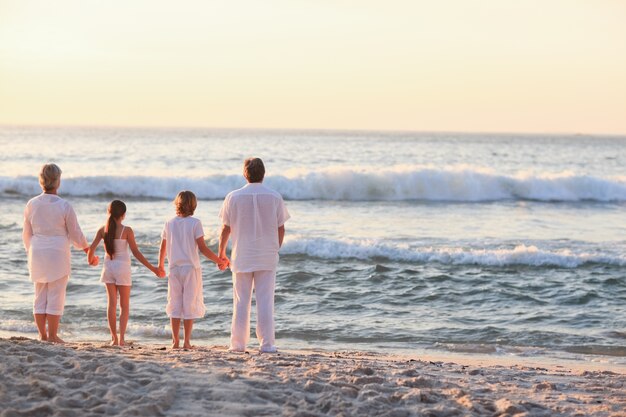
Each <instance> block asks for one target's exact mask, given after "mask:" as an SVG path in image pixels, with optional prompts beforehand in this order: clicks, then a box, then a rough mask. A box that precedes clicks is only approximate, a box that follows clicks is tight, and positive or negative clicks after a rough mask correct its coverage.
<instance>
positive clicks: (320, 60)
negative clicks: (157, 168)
mask: <svg viewBox="0 0 626 417" xmlns="http://www.w3.org/2000/svg"><path fill="white" fill-rule="evenodd" d="M0 124H20V125H21V124H24V125H105V126H206V127H236V128H321V129H381V130H418V131H482V132H485V131H497V132H538V133H541V132H564V133H576V132H581V133H617V134H626V1H621V0H597V1H584V0H541V1H535V0H525V1H519V0H493V1H486V0H483V1H481V0H471V1H470V0H458V1H453V0H443V1H419V0H410V1H399V0H386V1H382V0H380V1H369V0H361V1H347V0H334V1H333V0H266V1H255V0H249V1H240V0H234V1H207V0H204V1H184V2H174V1H160V0H131V1H117V0H111V1H102V0H97V1H96V0H74V1H70V0H56V1H30V0H0Z"/></svg>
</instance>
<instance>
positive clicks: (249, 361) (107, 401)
mask: <svg viewBox="0 0 626 417" xmlns="http://www.w3.org/2000/svg"><path fill="white" fill-rule="evenodd" d="M0 352H1V356H2V358H3V359H2V361H1V362H0V372H1V374H2V378H0V410H1V411H0V415H1V416H2V417H9V416H103V415H105V416H106V415H121V416H280V415H283V416H302V417H304V416H394V417H401V416H418V415H419V416H458V415H472V416H513V415H515V416H524V415H526V416H555V415H559V416H560V415H564V416H590V415H593V416H623V415H625V414H624V413H625V410H626V375H624V374H620V373H615V372H611V371H608V370H604V371H579V370H568V369H565V368H558V367H555V368H552V369H547V368H538V367H526V366H523V365H515V366H502V365H487V366H475V365H462V364H458V363H444V362H433V361H428V360H411V359H406V358H400V357H397V358H394V357H382V356H381V357H377V356H376V355H372V354H365V353H359V352H335V353H331V352H291V351H284V352H281V353H279V354H273V355H272V354H270V355H268V354H258V353H256V352H255V351H250V353H245V354H237V353H229V352H227V351H226V349H225V347H219V346H214V347H199V348H197V349H196V350H194V351H172V350H170V349H169V348H167V349H166V348H165V347H164V346H162V345H161V346H159V345H143V344H135V345H133V346H132V347H128V348H124V349H120V348H110V347H107V346H106V345H100V344H97V343H88V342H79V343H68V344H66V345H52V344H48V343H41V342H38V341H34V340H31V339H27V338H18V337H14V338H11V339H0Z"/></svg>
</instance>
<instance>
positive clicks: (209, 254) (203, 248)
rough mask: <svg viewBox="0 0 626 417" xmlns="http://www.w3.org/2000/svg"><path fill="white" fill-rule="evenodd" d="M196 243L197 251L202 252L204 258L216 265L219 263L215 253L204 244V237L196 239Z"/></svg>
mask: <svg viewBox="0 0 626 417" xmlns="http://www.w3.org/2000/svg"><path fill="white" fill-rule="evenodd" d="M196 243H197V244H198V249H200V252H202V254H203V255H204V256H206V257H207V258H209V260H211V261H213V262H215V263H216V264H218V263H220V258H218V257H217V255H216V254H215V252H213V251H212V250H211V249H209V247H208V246H207V245H206V242H205V241H204V236H200V237H199V238H197V239H196Z"/></svg>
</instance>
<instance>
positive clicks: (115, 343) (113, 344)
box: [109, 340, 119, 346]
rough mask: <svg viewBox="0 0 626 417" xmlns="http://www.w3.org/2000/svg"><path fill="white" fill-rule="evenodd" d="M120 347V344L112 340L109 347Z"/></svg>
mask: <svg viewBox="0 0 626 417" xmlns="http://www.w3.org/2000/svg"><path fill="white" fill-rule="evenodd" d="M117 345H119V343H117V340H111V343H109V346H117Z"/></svg>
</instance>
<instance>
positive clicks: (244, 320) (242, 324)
mask: <svg viewBox="0 0 626 417" xmlns="http://www.w3.org/2000/svg"><path fill="white" fill-rule="evenodd" d="M275 285H276V271H255V272H233V321H232V325H231V336H230V350H232V351H244V350H245V349H246V345H247V344H248V341H249V340H250V305H251V303H252V287H253V286H254V292H255V294H256V312H257V313H256V316H257V318H256V319H257V324H256V337H257V339H258V340H259V344H260V351H261V352H276V346H275V338H274V287H275Z"/></svg>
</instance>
